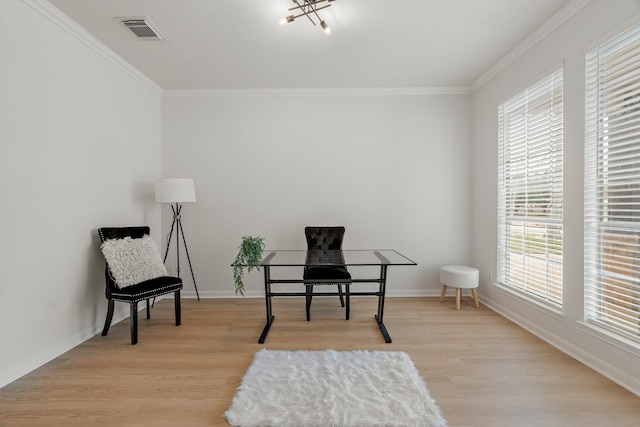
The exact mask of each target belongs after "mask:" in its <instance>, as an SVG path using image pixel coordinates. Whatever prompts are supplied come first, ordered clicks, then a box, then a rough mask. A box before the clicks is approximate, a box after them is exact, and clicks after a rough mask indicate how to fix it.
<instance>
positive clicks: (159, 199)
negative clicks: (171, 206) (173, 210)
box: [156, 178, 196, 203]
mask: <svg viewBox="0 0 640 427" xmlns="http://www.w3.org/2000/svg"><path fill="white" fill-rule="evenodd" d="M195 201H196V189H195V186H194V185H193V180H192V179H190V178H166V179H159V180H157V181H156V203H190V202H191V203H192V202H195Z"/></svg>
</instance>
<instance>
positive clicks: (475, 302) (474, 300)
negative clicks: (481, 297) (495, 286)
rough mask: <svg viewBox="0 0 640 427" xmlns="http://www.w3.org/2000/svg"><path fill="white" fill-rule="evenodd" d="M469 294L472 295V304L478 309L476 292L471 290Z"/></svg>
mask: <svg viewBox="0 0 640 427" xmlns="http://www.w3.org/2000/svg"><path fill="white" fill-rule="evenodd" d="M471 294H472V295H473V303H474V304H475V305H476V308H480V303H478V292H477V291H476V289H475V288H474V289H471Z"/></svg>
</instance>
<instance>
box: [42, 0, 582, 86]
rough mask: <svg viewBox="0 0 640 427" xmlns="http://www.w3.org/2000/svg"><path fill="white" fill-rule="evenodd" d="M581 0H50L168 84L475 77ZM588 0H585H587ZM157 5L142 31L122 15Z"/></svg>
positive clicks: (416, 81)
mask: <svg viewBox="0 0 640 427" xmlns="http://www.w3.org/2000/svg"><path fill="white" fill-rule="evenodd" d="M575 1H576V0H336V1H334V2H333V3H332V4H333V6H332V7H331V8H329V9H326V10H323V11H321V12H319V13H320V14H321V16H322V17H323V19H325V20H326V21H327V23H328V24H329V25H330V27H331V29H332V33H331V34H330V35H326V34H325V33H324V32H323V31H322V30H321V29H320V28H319V27H318V26H316V27H314V26H313V25H312V24H311V23H310V22H308V21H305V20H304V19H298V20H296V21H295V22H293V23H291V24H288V25H278V22H279V21H280V19H281V18H282V17H283V16H285V15H287V14H289V13H288V11H287V9H288V8H289V7H291V6H293V3H292V2H291V1H290V0H49V2H50V3H51V4H53V5H54V6H55V7H57V8H58V9H60V11H62V12H63V13H65V14H66V15H67V16H69V17H70V18H71V19H73V20H74V21H75V22H77V23H78V24H80V25H81V26H82V27H84V28H85V29H86V30H87V31H89V32H90V33H91V34H93V35H94V36H95V37H96V38H97V39H99V40H100V41H101V42H103V43H104V44H105V45H107V46H108V47H110V48H111V49H112V50H114V51H115V52H117V53H118V54H119V55H120V56H122V57H123V58H124V59H126V60H127V61H128V62H130V63H131V64H132V65H133V66H135V67H136V68H138V69H139V70H140V71H142V72H143V73H144V74H146V75H147V76H148V77H150V78H151V79H152V80H154V81H155V82H156V83H157V84H159V85H160V86H161V87H162V88H164V89H176V90H185V89H195V90H238V89H240V90H245V89H298V88H314V89H315V88H317V89H324V88H415V87H468V86H470V85H472V84H473V82H474V81H476V80H477V79H478V78H479V77H480V76H482V75H483V73H485V72H486V71H487V70H488V69H490V67H491V66H493V65H494V64H495V63H496V62H498V61H499V60H500V59H501V58H503V57H504V56H505V55H506V54H508V53H509V52H510V51H511V50H512V49H514V48H516V47H517V46H518V45H519V44H520V43H522V42H523V40H525V39H526V38H527V37H528V36H529V35H530V34H531V33H533V32H534V31H535V30H536V29H538V28H539V27H540V26H542V25H543V24H544V23H545V22H547V21H548V20H549V19H550V18H552V17H553V16H554V14H556V13H558V12H559V11H562V10H563V8H565V7H568V5H570V4H571V3H573V2H575ZM582 1H583V2H584V0H582ZM127 16H147V17H149V18H150V19H151V21H152V22H153V23H154V24H155V25H156V26H157V27H158V28H159V30H160V31H161V32H162V33H163V34H164V35H165V36H166V37H167V40H165V41H140V40H138V39H136V38H135V37H134V36H133V34H132V33H131V32H130V31H129V30H128V29H126V28H125V27H124V26H123V25H122V24H121V23H120V21H119V20H117V19H115V18H117V17H127Z"/></svg>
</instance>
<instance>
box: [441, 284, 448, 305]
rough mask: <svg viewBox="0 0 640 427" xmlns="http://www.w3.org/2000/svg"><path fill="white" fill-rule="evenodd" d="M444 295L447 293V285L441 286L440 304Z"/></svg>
mask: <svg viewBox="0 0 640 427" xmlns="http://www.w3.org/2000/svg"><path fill="white" fill-rule="evenodd" d="M445 293H447V285H442V292H440V302H444V294H445Z"/></svg>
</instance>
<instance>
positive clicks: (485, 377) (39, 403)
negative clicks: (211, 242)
mask: <svg viewBox="0 0 640 427" xmlns="http://www.w3.org/2000/svg"><path fill="white" fill-rule="evenodd" d="M105 304H106V302H105ZM385 307H386V310H385V324H386V325H387V328H388V330H389V333H390V334H391V337H392V338H393V343H392V344H386V343H385V342H384V341H383V339H382V336H381V335H380V332H379V330H378V328H377V326H376V324H375V321H374V319H373V314H374V313H375V310H376V300H375V299H373V298H353V299H352V307H351V320H349V321H345V320H344V311H343V309H342V308H341V307H340V306H339V303H338V300H337V298H329V297H325V298H315V299H314V301H313V305H312V312H311V322H306V321H305V310H304V300H303V299H301V298H289V299H285V298H283V299H276V300H274V314H275V316H276V320H275V323H274V325H273V327H272V329H271V332H270V334H269V336H268V338H267V342H266V344H264V345H261V344H258V343H257V338H258V336H259V335H260V332H261V330H262V327H263V324H264V301H263V300H262V299H249V298H238V299H215V300H214V299H208V300H204V299H203V300H202V301H200V302H198V301H196V300H184V301H183V320H182V325H181V326H179V327H176V326H174V324H173V303H172V300H170V299H165V300H162V301H159V302H158V303H156V307H155V308H154V309H152V318H151V320H146V319H145V316H144V315H143V313H140V331H139V333H140V335H139V343H138V344H137V345H135V346H132V345H130V344H129V323H128V319H126V320H124V321H123V322H120V323H119V324H117V325H114V326H112V328H111V331H110V333H109V335H108V336H106V337H101V336H100V335H97V336H95V337H93V338H92V339H90V340H88V341H86V342H85V343H83V344H82V345H80V346H78V347H76V348H74V349H72V350H71V351H69V352H67V353H65V354H64V355H62V356H60V357H58V358H57V359H55V360H53V361H52V362H50V363H48V364H46V365H44V366H42V367H41V368H39V369H37V370H35V371H33V372H32V373H30V374H28V375H26V376H25V377H23V378H20V379H19V380H17V381H15V382H13V383H11V384H9V385H8V386H6V387H4V388H2V389H0V426H3V427H13V426H189V427H191V426H226V425H228V424H227V422H226V420H225V419H224V412H225V411H226V409H227V408H228V407H229V405H230V402H231V399H232V397H233V395H234V393H235V391H236V388H237V387H238V386H239V384H240V382H241V379H242V376H243V374H244V373H245V371H246V369H247V368H248V366H249V364H250V363H251V361H252V359H253V355H254V353H255V352H256V351H258V350H260V349H262V348H268V349H287V350H298V349H306V350H324V349H336V350H355V349H359V350H363V349H366V350H390V351H405V352H407V353H408V354H409V355H410V356H411V359H412V360H413V361H414V363H415V365H416V367H417V368H418V370H419V372H420V374H421V375H422V376H423V377H424V378H425V380H426V382H427V385H428V387H429V390H430V391H431V395H432V397H433V398H434V399H435V400H436V401H437V402H438V404H439V405H440V407H441V409H442V412H443V414H444V416H445V418H446V419H447V420H448V421H449V425H450V426H451V427H458V426H491V427H501V426H509V427H511V426H545V427H547V426H562V427H567V426H581V427H583V426H625V427H626V426H640V397H638V396H635V395H634V394H632V393H630V392H629V391H627V390H625V389H623V388H622V387H620V386H618V385H616V384H615V383H613V382H611V381H609V380H608V379H606V378H605V377H603V376H601V375H600V374H598V373H596V372H594V371H593V370H591V369H589V368H587V367H586V366H584V365H582V364H581V363H579V362H577V361H575V360H573V359H572V358H570V357H568V356H566V355H565V354H563V353H561V352H560V351H558V350H556V349H554V348H553V347H551V346H549V345H548V344H546V343H545V342H543V341H541V340H540V339H538V338H536V337H534V336H533V335H531V334H530V333H528V332H526V331H525V330H523V329H521V328H520V327H518V326H516V325H514V324H513V323H511V322H509V321H508V320H506V319H504V318H502V317H501V316H499V315H497V314H496V313H494V312H492V311H491V310H489V309H487V308H486V307H484V306H481V308H479V309H476V308H474V307H473V303H472V301H471V299H469V298H464V299H463V304H462V310H460V311H456V310H455V301H454V300H453V298H447V299H446V300H445V302H444V303H443V304H440V303H439V301H438V298H387V301H386V306H385Z"/></svg>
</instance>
